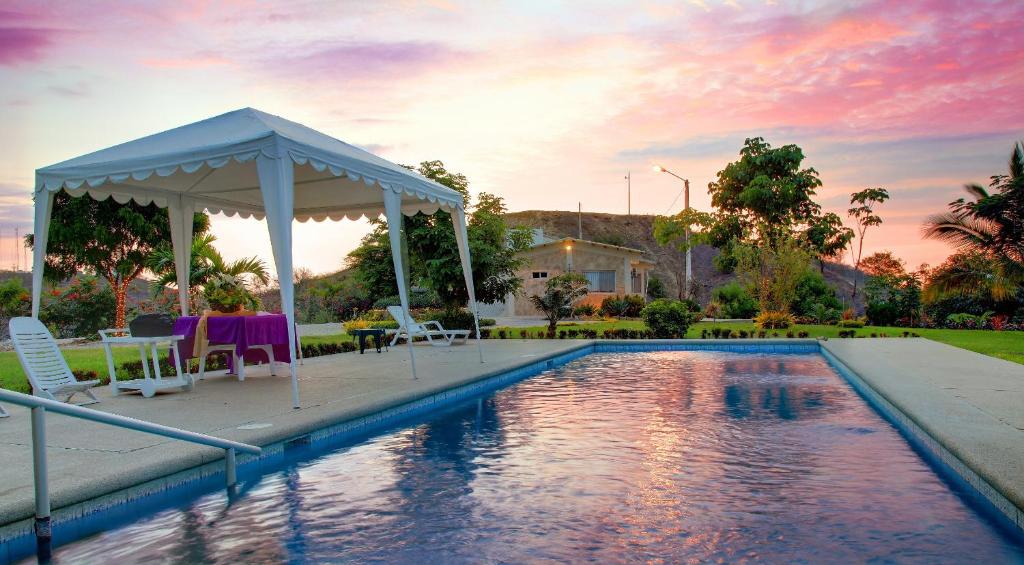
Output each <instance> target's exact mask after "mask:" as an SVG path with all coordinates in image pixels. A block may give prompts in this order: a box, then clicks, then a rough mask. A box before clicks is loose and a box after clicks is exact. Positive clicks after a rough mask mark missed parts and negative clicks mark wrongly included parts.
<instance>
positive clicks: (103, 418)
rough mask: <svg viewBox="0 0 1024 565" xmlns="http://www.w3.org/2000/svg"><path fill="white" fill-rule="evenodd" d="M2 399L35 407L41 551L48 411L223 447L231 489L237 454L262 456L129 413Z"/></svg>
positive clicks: (1, 394)
mask: <svg viewBox="0 0 1024 565" xmlns="http://www.w3.org/2000/svg"><path fill="white" fill-rule="evenodd" d="M0 400H2V401H4V402H9V403H11V404H17V405H19V406H24V407H26V408H30V409H31V410H32V467H33V476H34V481H35V495H36V497H35V498H36V521H35V533H36V541H37V543H38V544H39V547H40V551H41V552H43V550H44V548H45V553H47V554H48V553H49V544H50V539H51V535H52V534H51V530H50V493H49V485H48V483H47V478H46V474H47V473H46V411H47V410H50V411H52V412H56V413H58V414H64V415H66V416H71V417H73V418H80V419H82V420H89V421H92V422H99V423H101V424H108V425H111V426H116V427H119V428H125V429H129V430H135V431H138V432H145V433H150V434H154V435H158V436H163V437H167V438H171V439H179V440H182V441H187V442H191V443H198V444H201V445H208V446H210V447H218V448H220V449H223V450H224V465H225V475H226V478H227V486H228V487H229V488H230V487H233V486H234V485H235V484H236V483H237V482H238V476H237V472H236V464H235V453H236V452H238V451H241V452H243V453H252V454H254V455H259V454H260V453H261V452H262V450H261V449H260V448H259V447H257V446H255V445H249V444H247V443H241V442H237V441H231V440H229V439H222V438H219V437H214V436H208V435H206V434H200V433H196V432H190V431H188V430H182V429H179V428H172V427H170V426H164V425H162V424H155V423H153V422H147V421H145V420H138V419H135V418H129V417H128V416H120V415H117V414H110V413H107V412H100V411H99V410H93V409H92V408H83V407H81V406H76V405H74V404H67V403H65V402H58V401H56V400H50V399H48V398H40V397H38V396H32V395H28V394H24V393H20V392H14V391H10V390H3V389H0Z"/></svg>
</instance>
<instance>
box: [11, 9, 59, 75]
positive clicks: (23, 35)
mask: <svg viewBox="0 0 1024 565" xmlns="http://www.w3.org/2000/svg"><path fill="white" fill-rule="evenodd" d="M34 20H35V17H34V15H33V14H30V13H23V12H15V11H12V10H0V65H15V64H18V63H27V62H33V61H38V60H39V59H41V58H42V57H43V56H44V54H45V51H46V48H47V47H49V46H50V45H51V43H52V40H51V38H52V37H53V34H54V33H55V30H52V29H47V28H46V27H40V26H38V25H36V23H35V22H34Z"/></svg>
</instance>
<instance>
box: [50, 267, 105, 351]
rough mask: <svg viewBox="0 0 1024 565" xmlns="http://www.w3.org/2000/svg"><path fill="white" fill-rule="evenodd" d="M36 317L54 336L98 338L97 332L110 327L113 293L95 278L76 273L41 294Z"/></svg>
mask: <svg viewBox="0 0 1024 565" xmlns="http://www.w3.org/2000/svg"><path fill="white" fill-rule="evenodd" d="M44 298H46V299H47V300H44V302H43V305H42V308H41V309H40V313H39V318H40V320H42V322H43V323H44V324H46V325H47V326H49V328H50V330H51V331H52V332H53V335H54V337H57V338H66V337H88V338H93V339H99V331H100V330H102V329H106V328H109V327H112V326H113V323H114V293H113V292H111V290H110V287H108V286H105V285H104V286H100V284H99V282H98V281H97V279H96V278H95V277H89V276H79V277H75V278H74V279H72V280H71V283H70V284H69V285H68V286H66V287H64V288H61V289H53V290H52V291H51V292H50V296H44Z"/></svg>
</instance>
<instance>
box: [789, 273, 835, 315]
mask: <svg viewBox="0 0 1024 565" xmlns="http://www.w3.org/2000/svg"><path fill="white" fill-rule="evenodd" d="M819 306H820V307H823V308H824V309H825V310H835V311H836V313H837V314H838V313H839V310H840V309H842V307H843V304H842V302H840V301H839V298H837V297H836V291H835V289H834V288H832V286H831V285H829V284H828V283H827V282H825V278H824V277H823V276H821V273H820V272H818V271H815V270H814V269H809V270H807V272H805V273H804V275H803V276H802V277H801V278H800V282H798V283H797V285H796V298H795V299H794V300H793V304H792V307H791V308H792V311H793V314H795V315H797V316H812V315H813V314H812V313H813V312H814V309H815V307H819ZM838 317H839V316H838V315H837V316H836V318H838Z"/></svg>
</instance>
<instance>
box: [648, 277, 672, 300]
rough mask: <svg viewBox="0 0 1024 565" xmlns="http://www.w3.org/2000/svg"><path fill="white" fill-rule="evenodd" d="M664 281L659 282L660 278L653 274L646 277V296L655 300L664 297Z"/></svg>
mask: <svg viewBox="0 0 1024 565" xmlns="http://www.w3.org/2000/svg"><path fill="white" fill-rule="evenodd" d="M666 294H667V293H666V292H665V283H663V282H661V279H659V278H658V277H655V276H651V278H649V279H647V297H648V298H650V299H651V300H657V299H659V298H665V296H666Z"/></svg>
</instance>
